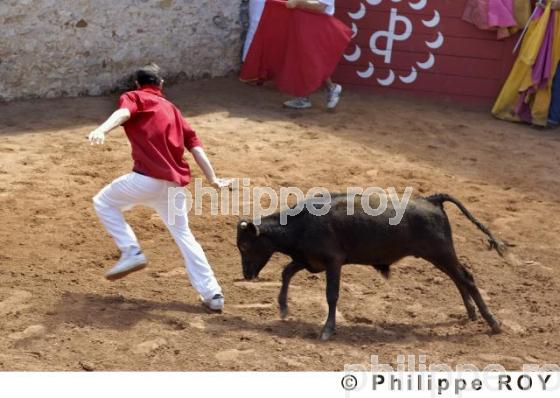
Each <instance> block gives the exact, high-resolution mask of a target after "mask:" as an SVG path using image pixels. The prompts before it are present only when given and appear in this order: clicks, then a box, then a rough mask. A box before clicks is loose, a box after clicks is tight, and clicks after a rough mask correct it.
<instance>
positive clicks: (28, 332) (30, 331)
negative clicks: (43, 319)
mask: <svg viewBox="0 0 560 398" xmlns="http://www.w3.org/2000/svg"><path fill="white" fill-rule="evenodd" d="M45 331H46V329H45V327H44V326H43V325H31V326H29V327H28V328H26V329H25V330H24V331H22V332H16V333H12V334H10V335H8V338H10V339H12V340H24V339H29V338H32V337H38V336H41V335H43V334H45Z"/></svg>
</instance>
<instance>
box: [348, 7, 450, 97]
mask: <svg viewBox="0 0 560 398" xmlns="http://www.w3.org/2000/svg"><path fill="white" fill-rule="evenodd" d="M383 1H391V2H393V3H401V2H406V0H366V2H367V3H368V4H369V5H370V6H378V5H379V4H381V3H382V2H383ZM427 5H428V0H416V1H415V0H408V6H409V7H410V8H411V9H412V10H414V11H421V10H423V9H424V8H426V6H427ZM366 14H367V8H366V5H365V4H364V3H363V2H360V8H359V10H357V11H356V12H349V13H348V16H349V17H350V18H352V19H353V20H354V21H359V20H360V19H362V18H364V17H365V16H366ZM440 22H441V16H440V14H439V12H438V11H437V10H434V15H433V17H432V18H430V19H426V20H424V19H422V24H423V25H424V26H425V27H426V28H429V29H434V32H435V39H434V40H432V41H425V43H426V54H425V55H423V56H422V58H421V59H418V60H417V61H416V63H415V64H413V65H411V66H410V72H408V73H407V72H405V73H400V72H395V71H394V70H393V68H391V62H392V59H393V51H394V45H395V43H399V42H404V41H407V40H409V39H410V38H411V37H412V35H413V31H414V25H413V23H412V21H411V20H410V18H409V17H407V16H405V15H403V14H400V13H399V10H398V9H397V8H391V12H390V14H389V21H388V24H387V30H378V31H376V32H374V33H373V34H372V35H371V37H370V39H369V48H370V50H371V52H372V53H373V54H374V55H378V56H380V57H381V58H382V59H383V63H384V64H385V65H387V66H389V72H388V75H387V76H385V77H378V78H377V82H378V83H379V84H380V85H382V86H385V87H388V86H390V85H392V84H393V83H394V82H395V81H397V77H398V79H399V80H400V81H401V82H402V83H405V84H412V83H414V82H415V81H416V79H417V78H418V69H421V70H428V69H431V68H433V67H434V65H435V63H436V58H435V56H434V54H433V53H432V50H437V49H438V48H440V47H441V46H442V45H443V43H444V41H445V39H444V37H443V34H442V33H441V32H440V31H437V30H436V28H437V27H438V26H439V24H440ZM357 35H358V27H357V25H356V23H355V22H352V38H355V37H356V36H357ZM381 43H383V44H384V47H382V45H383V44H381ZM361 57H362V49H361V48H360V47H359V46H358V45H357V44H356V45H355V46H354V49H353V50H352V52H351V53H350V54H345V55H344V58H345V59H346V60H347V61H348V62H357V61H358V60H359V59H360V58H361ZM417 68H418V69H417ZM375 70H376V69H375V65H374V64H373V63H372V62H371V61H370V62H368V67H367V68H366V69H365V70H363V71H357V72H356V74H357V75H358V76H359V77H360V78H362V79H369V78H371V77H372V76H373V75H374V74H375Z"/></svg>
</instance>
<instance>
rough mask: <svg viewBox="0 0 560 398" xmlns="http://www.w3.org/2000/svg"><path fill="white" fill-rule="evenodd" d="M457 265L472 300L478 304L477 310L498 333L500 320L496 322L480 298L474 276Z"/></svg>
mask: <svg viewBox="0 0 560 398" xmlns="http://www.w3.org/2000/svg"><path fill="white" fill-rule="evenodd" d="M459 267H460V271H462V274H463V275H464V278H465V284H466V286H467V288H468V290H469V293H470V295H471V297H472V298H473V300H474V302H475V303H476V305H477V306H478V310H479V311H480V314H481V315H482V317H483V318H484V320H486V322H487V323H488V325H490V327H491V328H492V331H493V332H494V333H500V332H501V331H502V329H501V327H500V322H498V321H497V320H496V318H494V316H493V315H492V313H491V312H490V310H489V309H488V307H487V306H486V303H485V302H484V300H483V299H482V296H481V295H480V292H479V291H478V288H477V287H476V284H475V283H474V278H473V277H472V275H471V274H470V273H469V272H468V271H467V270H466V269H465V268H464V267H463V266H462V265H461V264H459Z"/></svg>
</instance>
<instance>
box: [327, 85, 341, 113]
mask: <svg viewBox="0 0 560 398" xmlns="http://www.w3.org/2000/svg"><path fill="white" fill-rule="evenodd" d="M341 94H342V86H341V85H340V84H335V85H334V87H333V88H332V89H330V90H329V92H328V93H327V109H334V108H336V106H337V105H338V101H340V95H341Z"/></svg>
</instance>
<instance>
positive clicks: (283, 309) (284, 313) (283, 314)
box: [280, 307, 288, 321]
mask: <svg viewBox="0 0 560 398" xmlns="http://www.w3.org/2000/svg"><path fill="white" fill-rule="evenodd" d="M286 318H288V307H280V319H282V320H283V321H285V320H286Z"/></svg>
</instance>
